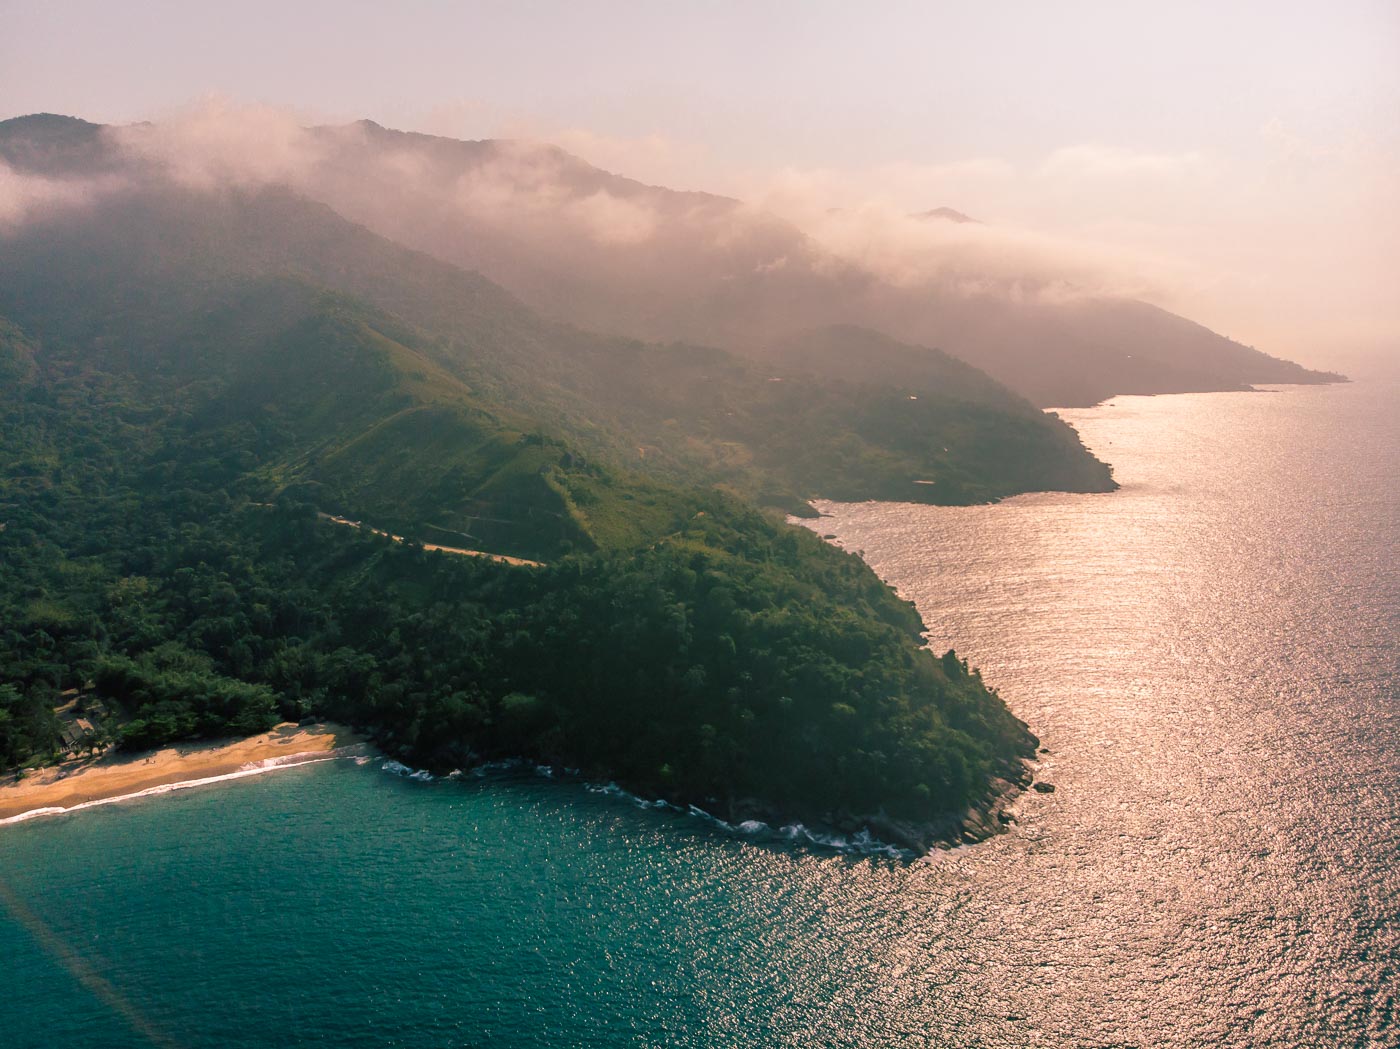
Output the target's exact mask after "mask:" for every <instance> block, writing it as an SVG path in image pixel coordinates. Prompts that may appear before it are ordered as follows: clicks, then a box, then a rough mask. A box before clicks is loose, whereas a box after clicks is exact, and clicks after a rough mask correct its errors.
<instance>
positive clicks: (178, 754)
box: [0, 722, 371, 827]
mask: <svg viewBox="0 0 1400 1049" xmlns="http://www.w3.org/2000/svg"><path fill="white" fill-rule="evenodd" d="M369 753H371V749H370V746H369V743H368V742H367V741H366V740H365V739H364V737H363V736H360V735H359V734H357V733H355V732H352V731H351V730H350V729H348V728H346V727H344V726H343V725H337V724H333V723H320V724H315V725H306V726H300V725H296V724H292V723H291V722H287V723H284V724H281V725H278V726H276V727H275V728H273V729H272V730H271V731H270V732H264V733H263V734H261V735H258V736H251V737H249V738H247V739H241V740H233V741H228V740H224V741H219V742H212V743H210V742H188V743H178V744H175V745H172V746H169V747H164V748H162V749H160V750H157V751H151V752H146V753H142V754H133V755H125V754H122V755H109V756H105V757H102V758H99V759H96V760H88V761H68V762H62V763H60V764H58V765H49V766H46V767H45V768H42V769H39V770H37V771H36V772H35V773H34V774H32V775H30V776H29V777H27V778H25V779H23V780H19V781H17V782H9V783H6V784H4V785H3V786H0V827H3V826H6V825H9V824H14V823H22V822H27V821H28V820H31V819H38V818H41V817H44V816H58V815H62V814H64V813H69V812H75V811H79V810H81V809H86V808H92V807H94V806H97V805H109V804H114V803H116V802H119V801H126V800H130V799H133V798H140V797H149V796H153V795H157V794H167V793H170V792H171V791H175V790H183V789H186V788H189V787H196V786H200V785H201V784H205V783H216V782H222V781H226V780H233V779H243V778H246V777H249V776H256V775H261V774H263V773H267V772H275V771H277V770H278V769H284V768H295V767H296V766H298V765H305V764H309V763H312V762H319V761H333V760H335V759H337V758H342V757H352V756H358V755H365V754H369Z"/></svg>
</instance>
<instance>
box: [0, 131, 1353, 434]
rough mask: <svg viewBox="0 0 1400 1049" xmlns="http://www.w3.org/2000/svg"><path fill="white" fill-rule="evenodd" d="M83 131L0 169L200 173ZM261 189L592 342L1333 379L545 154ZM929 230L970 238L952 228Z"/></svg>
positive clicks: (521, 149)
mask: <svg viewBox="0 0 1400 1049" xmlns="http://www.w3.org/2000/svg"><path fill="white" fill-rule="evenodd" d="M94 128H95V125H88V124H82V123H81V122H76V123H75V122H72V121H71V120H70V119H69V118H56V117H27V118H21V119H20V120H17V121H9V122H6V123H5V124H3V125H0V157H2V158H4V159H5V160H6V161H7V162H9V163H10V164H11V165H12V166H15V167H16V168H17V169H19V170H22V171H26V172H31V173H37V174H56V175H59V176H61V177H71V176H73V175H74V174H75V173H76V172H79V171H84V170H85V171H86V172H87V173H88V174H89V175H92V176H95V175H98V174H101V173H103V172H110V171H112V170H113V169H118V170H120V169H125V170H129V171H135V172H139V173H141V176H142V177H148V176H149V174H150V172H151V171H152V170H153V169H158V170H171V169H181V168H183V167H186V166H188V165H189V163H190V157H189V156H187V155H185V153H182V150H184V151H188V153H189V154H191V155H194V156H196V157H197V155H198V152H199V148H200V146H199V144H198V143H181V142H176V143H174V144H172V143H170V142H169V141H167V140H166V139H165V138H162V137H161V135H160V133H159V129H150V128H141V127H137V128H126V129H97V130H94ZM94 140H96V141H99V142H100V143H102V144H103V146H102V148H101V149H96V150H95V149H94V147H93V146H92V142H93V141H94ZM227 161H228V158H227V157H222V158H220V163H224V162H227ZM194 166H195V167H197V168H200V170H201V171H203V170H204V168H202V167H200V165H199V164H195V165H194ZM207 166H208V165H207V164H206V165H205V167H207ZM240 177H243V178H247V177H253V178H256V179H262V180H264V181H265V180H266V179H268V178H269V177H271V176H269V175H268V174H267V173H266V172H263V171H261V170H258V171H257V172H255V173H254V174H253V175H251V176H250V175H249V174H248V173H247V172H244V173H243V174H242V175H241V176H240ZM276 178H278V179H281V180H283V181H284V182H285V183H286V184H287V185H289V186H291V187H292V188H294V189H295V190H296V191H297V192H298V193H299V194H300V195H302V196H306V197H310V198H313V199H315V200H318V201H321V202H323V203H325V204H328V205H329V206H330V207H331V208H333V209H334V210H335V211H336V212H337V213H338V214H340V215H342V216H344V217H346V218H349V219H351V220H352V221H354V222H356V223H360V224H362V225H364V226H365V227H367V228H369V229H371V230H374V231H375V232H378V233H380V234H381V235H383V236H385V237H387V238H389V239H391V240H393V241H395V242H398V243H401V244H404V245H407V246H409V247H412V248H416V249H419V250H422V251H424V252H426V253H428V254H430V255H432V256H434V257H436V258H439V259H442V260H445V261H447V262H450V263H454V264H456V265H458V266H461V267H463V268H465V269H467V270H471V271H477V272H480V273H481V274H483V275H485V276H486V277H488V278H490V279H491V280H492V281H494V282H496V283H498V284H499V285H501V286H503V287H505V288H506V289H509V290H510V291H511V292H513V293H514V294H515V295H517V296H519V298H520V299H521V300H522V301H523V302H524V303H526V304H528V305H530V306H531V307H533V308H534V309H536V310H538V311H540V312H542V313H543V314H545V315H547V316H550V317H552V318H555V319H556V320H562V321H565V322H568V323H572V324H576V325H579V326H581V327H583V328H586V329H589V330H593V331H598V332H612V333H618V334H622V335H626V336H630V337H634V338H639V339H643V340H648V341H657V342H662V343H669V342H673V341H680V342H685V343H691V344H704V345H714V346H720V347H723V348H726V349H730V350H732V351H736V352H739V353H741V354H743V355H746V356H751V357H756V358H758V359H760V360H761V359H762V357H763V353H764V350H765V349H766V348H767V347H770V346H772V345H774V344H776V343H781V342H783V341H784V340H786V339H788V338H790V337H792V336H793V335H796V334H799V333H801V332H804V331H809V330H812V329H814V328H820V327H824V326H831V325H855V326H859V327H866V328H870V329H873V330H877V331H880V332H883V333H886V334H888V335H889V336H891V337H893V338H896V339H898V340H900V341H902V342H905V343H907V344H910V345H916V346H924V347H939V348H941V349H943V350H945V351H947V352H948V353H950V354H952V355H953V356H955V357H958V358H959V359H961V360H964V361H966V362H969V363H972V364H974V365H975V366H977V367H978V368H980V369H982V370H983V371H985V372H987V373H988V374H990V375H991V376H992V377H993V378H995V379H997V380H998V381H1000V382H1002V383H1004V384H1005V385H1007V386H1009V387H1011V388H1012V389H1014V390H1016V391H1017V392H1019V393H1020V394H1021V395H1022V396H1024V397H1026V398H1027V399H1029V400H1030V401H1031V402H1033V403H1034V404H1037V405H1042V406H1045V405H1058V406H1074V405H1083V404H1090V403H1093V402H1095V401H1098V400H1101V399H1103V398H1106V397H1109V396H1112V395H1113V394H1115V393H1165V392H1174V391H1189V390H1219V389H1241V388H1245V387H1246V386H1247V385H1248V384H1250V383H1256V382H1269V383H1273V382H1328V381H1336V380H1337V379H1339V378H1340V377H1339V376H1335V375H1331V374H1328V373H1319V372H1312V371H1309V370H1307V369H1305V368H1302V367H1300V366H1298V365H1296V364H1293V363H1291V362H1287V361H1282V360H1279V359H1277V358H1273V357H1269V356H1267V355H1266V354H1263V353H1261V352H1259V351H1256V350H1254V349H1252V348H1250V347H1246V346H1242V345H1240V344H1239V343H1236V342H1234V341H1232V340H1230V339H1226V338H1224V337H1222V336H1219V335H1217V334H1215V333H1213V332H1211V331H1209V330H1208V329H1206V328H1204V327H1201V326H1200V325H1196V324H1193V323H1191V322H1190V321H1187V320H1185V319H1183V318H1180V317H1177V316H1174V315H1173V314H1171V313H1168V312H1167V311H1164V310H1161V309H1158V308H1156V307H1153V306H1150V305H1148V304H1146V303H1141V302H1135V301H1132V300H1126V299H1113V298H1104V297H1101V296H1092V295H1088V294H1080V293H1076V292H1074V291H1073V289H1068V290H1067V289H1065V288H1064V287H1061V286H1059V285H1056V286H1055V287H1053V288H1052V287H1048V286H1044V285H1043V283H1037V282H1034V281H1025V280H1007V279H1005V278H996V279H989V278H987V277H986V276H984V275H980V274H978V273H977V272H976V270H975V268H974V269H973V270H971V271H969V272H966V273H964V272H962V270H961V268H960V266H959V264H958V263H957V255H956V254H954V255H953V256H952V260H953V261H952V264H951V265H950V266H949V267H947V268H948V269H949V270H950V272H951V273H952V274H953V275H952V276H949V277H945V278H942V279H932V278H930V279H919V280H909V281H897V282H896V281H891V280H888V279H886V278H884V277H882V276H880V275H879V274H878V273H877V272H875V271H874V270H873V269H871V268H869V267H868V266H866V265H862V264H857V263H855V262H852V261H848V260H845V259H843V258H841V257H839V256H837V255H834V254H833V253H832V252H830V251H828V250H826V249H825V248H823V247H822V246H821V245H819V244H818V243H816V242H815V241H814V240H813V239H812V238H810V237H808V236H807V235H805V234H804V233H803V232H802V231H800V230H799V229H797V228H796V227H795V226H793V225H791V224H790V223H787V222H785V221H783V220H781V219H779V218H777V217H775V216H773V215H771V214H767V213H764V212H762V211H760V210H757V209H754V208H750V207H748V206H746V205H744V204H743V203H742V202H740V201H737V200H734V199H731V198H726V197H720V196H715V195H712V194H705V193H693V192H678V191H674V190H670V189H665V188H662V187H657V186H648V185H645V184H643V183H640V182H637V181H635V180H631V179H627V178H625V177H622V176H619V175H615V174H612V173H609V172H606V171H603V170H600V169H598V168H596V167H593V166H591V165H589V164H587V163H586V162H584V161H582V160H580V159H579V158H577V157H574V156H572V155H570V154H569V153H567V152H565V151H564V150H561V149H558V148H557V147H553V146H544V145H536V144H529V143H519V142H511V141H480V142H462V141H457V140H453V139H446V138H438V137H434V136H428V135H421V134H413V133H405V132H399V131H393V130H390V129H387V128H383V127H381V126H379V125H377V124H374V123H372V122H369V121H361V122H358V123H355V124H351V125H346V126H340V127H321V128H314V129H310V130H308V131H307V132H305V134H304V135H303V136H302V137H301V138H300V139H299V140H298V141H297V143H296V150H295V161H294V162H289V163H288V165H287V166H286V168H285V169H279V170H278V171H277V174H276ZM927 215H928V216H933V217H935V218H937V219H939V220H940V222H939V224H946V225H947V226H949V227H957V228H976V227H978V226H979V224H977V223H975V222H973V223H962V222H959V221H957V220H956V219H955V218H954V217H953V216H954V215H959V216H960V213H955V212H952V209H934V210H933V211H931V212H929V213H927ZM960 217H965V216H960Z"/></svg>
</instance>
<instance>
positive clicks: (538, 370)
mask: <svg viewBox="0 0 1400 1049" xmlns="http://www.w3.org/2000/svg"><path fill="white" fill-rule="evenodd" d="M6 248H7V250H6V251H5V252H4V253H0V311H3V312H6V313H7V314H8V316H9V320H0V376H3V382H0V564H3V565H4V569H5V570H4V572H3V573H0V685H2V686H3V691H0V762H3V763H4V764H6V765H12V764H18V763H22V762H24V761H26V760H30V759H32V758H34V757H35V756H36V755H42V754H44V753H46V752H49V751H51V750H52V749H53V747H54V745H55V733H56V730H57V728H58V726H57V725H56V723H55V721H54V718H53V715H52V710H53V707H54V705H55V699H56V695H57V693H58V692H60V691H61V690H63V689H65V688H69V687H73V686H75V685H79V684H82V683H85V682H88V681H91V682H93V683H94V685H95V687H96V689H97V691H98V692H99V693H100V694H101V696H102V697H103V698H104V699H105V700H106V701H108V702H109V703H110V704H111V705H112V706H114V707H115V708H117V710H118V712H119V715H120V716H119V718H118V719H117V722H118V724H119V727H118V728H117V729H116V738H117V742H118V743H119V745H120V746H123V747H128V748H143V747H150V746H155V745H158V744H161V743H164V742H168V741H171V740H175V739H181V738H189V737H210V736H221V735H229V734H247V733H252V732H256V731H258V730H260V729H263V728H266V727H268V726H269V725H270V724H272V723H274V722H275V721H276V720H277V719H279V718H288V719H294V720H299V719H302V718H305V717H310V716H316V717H332V718H338V719H341V720H346V721H349V722H351V723H353V724H355V725H358V726H360V727H363V728H366V729H368V730H369V731H371V732H373V733H374V735H375V736H376V737H377V738H378V739H379V740H380V742H381V743H382V745H384V746H385V747H386V748H388V749H390V750H392V751H393V752H395V753H397V754H401V755H402V756H403V757H405V758H406V759H407V760H410V761H416V762H419V763H423V764H429V765H434V766H460V765H465V764H467V763H470V762H472V761H475V760H478V759H481V758H487V757H499V756H508V755H509V756H514V755H519V756H526V757H532V758H535V759H538V760H541V761H547V762H551V763H557V764H561V765H565V766H569V767H577V768H579V769H582V770H584V771H585V772H587V773H588V774H590V775H595V776H607V777H612V778H616V779H617V780H619V782H622V783H624V784H626V785H628V786H630V787H632V788H634V789H639V790H645V791H648V792H655V793H657V794H661V795H664V796H667V797H671V798H674V799H677V800H687V801H697V802H700V803H703V804H709V805H713V806H715V807H716V808H718V809H720V810H721V811H739V810H744V811H748V810H751V809H752V808H753V807H755V806H758V807H768V808H770V809H771V810H774V811H780V812H782V813H784V814H791V815H797V816H804V817H808V818H812V817H816V818H821V817H823V816H830V815H832V814H839V813H846V814H873V813H876V812H878V811H884V812H885V813H887V814H888V815H890V816H893V817H900V818H904V819H908V820H912V821H917V820H920V819H934V818H935V817H937V816H938V815H939V814H940V813H944V812H948V811H952V810H958V809H960V808H962V807H964V806H966V805H967V804H969V803H970V802H973V801H975V800H976V799H977V798H979V797H981V796H982V795H983V794H984V793H985V792H986V790H987V787H988V783H989V780H990V779H991V778H992V777H993V776H996V775H1003V774H1009V773H1011V772H1012V771H1013V770H1014V768H1015V767H1016V765H1017V762H1018V758H1019V757H1020V756H1022V755H1025V754H1028V753H1029V752H1030V750H1031V748H1032V747H1033V746H1034V738H1033V737H1032V736H1031V735H1030V734H1029V733H1028V732H1027V731H1026V728H1025V726H1024V725H1022V724H1021V723H1020V722H1019V721H1017V720H1016V719H1015V718H1014V717H1012V716H1011V714H1010V713H1009V712H1008V711H1007V710H1006V708H1005V706H1004V705H1003V704H1002V703H1001V701H1000V700H999V699H998V698H997V697H996V696H995V695H994V694H992V693H990V692H989V691H988V690H987V689H986V688H985V687H984V686H983V684H982V682H981V680H980V679H979V678H978V676H977V675H976V674H975V673H974V672H970V671H969V670H968V668H967V667H966V666H965V664H963V663H962V662H961V661H959V660H957V659H956V657H947V658H944V659H939V658H937V657H935V656H934V655H933V654H932V653H930V652H928V651H926V650H925V649H924V648H923V647H922V638H921V631H922V624H921V623H920V621H919V617H918V615H917V613H916V612H915V611H914V609H913V608H912V606H910V605H909V604H908V603H907V602H904V601H901V600H900V599H899V598H898V597H896V596H895V595H894V593H893V592H892V591H891V590H890V589H889V588H888V587H887V586H885V585H884V584H883V583H881V582H880V581H879V580H878V579H877V578H876V577H875V576H874V575H873V573H871V572H870V570H869V569H868V568H867V567H866V566H865V565H864V564H863V563H862V562H861V561H860V560H859V559H857V558H855V557H852V556H850V555H848V554H845V553H843V552H841V551H839V550H836V549H834V548H832V547H830V546H828V545H826V544H824V543H822V542H820V541H819V540H818V539H816V538H815V537H814V536H812V535H811V534H810V533H808V532H807V531H805V530H802V529H798V528H794V527H792V526H789V525H787V524H785V523H784V521H783V519H782V514H781V512H775V511H773V510H766V511H765V510H761V509H759V508H757V505H756V504H767V505H768V506H770V507H772V506H776V507H779V508H786V509H801V508H802V507H803V506H804V505H805V504H804V502H803V500H804V499H805V498H806V497H808V496H811V495H832V496H838V497H851V498H856V497H875V496H884V497H889V496H896V497H903V496H904V495H905V493H910V495H909V497H913V496H914V495H920V496H922V497H924V498H927V499H933V500H935V501H959V500H964V501H965V500H968V499H981V498H990V497H994V496H996V495H1000V494H1006V493H1008V492H1010V491H1019V490H1024V489H1025V488H1028V487H1036V486H1038V484H1037V482H1041V483H1043V482H1044V480H1045V479H1046V478H1049V477H1063V478H1065V479H1066V480H1067V481H1069V482H1072V483H1073V484H1075V485H1080V486H1084V487H1095V486H1097V487H1104V486H1106V485H1108V484H1111V482H1110V481H1109V479H1108V477H1107V472H1106V469H1105V468H1104V467H1102V465H1101V464H1099V463H1097V462H1096V461H1095V460H1093V459H1092V457H1090V456H1088V454H1087V453H1086V452H1085V451H1084V450H1083V448H1082V447H1081V446H1080V445H1079V444H1078V443H1077V441H1076V440H1074V439H1073V435H1072V433H1070V432H1069V431H1067V430H1064V429H1063V428H1062V427H1060V426H1059V424H1058V423H1056V422H1055V421H1054V420H1046V419H1045V417H1043V416H1040V415H1039V414H1038V413H1035V412H1034V411H1032V410H1030V409H1029V408H1028V407H1027V406H1025V405H1024V404H1022V403H1021V402H1014V398H1009V395H1006V394H1005V393H1004V392H1002V393H996V392H995V390H993V392H992V393H991V394H987V393H986V391H985V390H984V391H983V394H976V392H975V391H971V392H969V391H968V390H959V391H949V392H948V393H947V394H946V395H941V394H939V393H938V392H937V391H934V392H932V393H930V394H929V396H927V397H925V396H924V395H923V394H920V395H918V397H917V398H915V399H911V396H910V394H908V393H907V392H905V391H903V390H900V389H896V388H892V387H888V386H878V385H877V386H869V385H862V384H859V383H854V382H843V381H840V380H816V379H812V378H809V377H805V376H804V375H802V374H800V373H798V372H794V373H791V374H789V375H785V376H775V375H768V374H764V372H763V371H756V370H755V366H753V365H749V364H745V363H742V362H740V361H739V360H738V359H736V358H733V357H731V356H729V355H728V354H724V353H721V352H720V351H707V350H699V349H696V348H693V347H657V346H647V345H643V344H639V343H632V342H628V341H625V340H610V339H604V338H601V337H597V336H591V335H587V334H585V333H580V332H575V331H571V330H569V329H564V328H559V327H557V326H554V325H550V324H548V323H546V322H543V321H541V320H540V319H538V318H535V317H533V316H532V315H530V314H529V312H528V311H526V310H525V309H524V308H523V307H521V306H520V305H519V304H518V303H515V302H514V301H513V300H510V299H509V297H508V296H504V294H503V293H501V292H500V291H499V289H495V288H494V287H493V286H491V285H489V284H487V283H486V282H484V281H481V280H480V278H476V277H473V276H472V275H469V274H463V273H461V272H460V271H455V270H452V269H451V267H443V266H441V265H440V264H437V263H432V262H431V261H430V260H424V259H422V258H421V257H418V256H413V255H412V254H411V253H406V252H401V251H400V249H397V248H395V247H394V246H392V245H389V244H388V243H387V242H383V241H380V240H379V239H378V238H373V237H371V236H370V235H369V234H367V233H366V232H365V231H363V230H357V229H355V228H354V227H349V226H348V224H346V223H344V222H343V220H340V219H339V218H338V217H336V216H334V215H333V214H331V213H329V212H325V211H324V209H317V208H315V207H314V206H308V205H305V204H304V203H298V202H296V201H295V200H291V199H288V198H286V197H284V196H279V195H277V194H272V195H271V196H268V195H254V196H251V197H245V196H242V195H240V194H237V193H231V194H228V195H227V196H225V197H223V198H218V199H208V198H200V200H196V199H195V198H194V197H188V198H182V197H181V196H180V195H179V194H178V193H173V192H172V193H171V194H170V199H169V200H165V199H155V198H154V197H153V196H152V197H147V196H141V195H136V196H132V197H130V198H120V199H117V200H116V201H115V202H112V203H110V204H109V205H107V206H100V207H99V206H94V207H93V208H91V209H87V210H84V211H83V212H82V213H81V214H80V215H76V216H71V217H69V218H66V219H56V220H54V223H52V224H48V225H43V226H41V227H39V228H37V229H29V230H23V229H22V230H21V231H20V232H19V233H17V234H14V235H11V236H9V237H8V239H7V240H6ZM272 260H275V262H274V261H272ZM332 270H333V271H335V272H331V271H332ZM289 271H290V275H289ZM374 273H379V274H381V275H382V277H383V284H384V285H385V287H386V288H387V289H388V290H387V291H381V294H380V295H379V297H378V299H376V301H375V302H370V301H366V300H365V299H363V298H360V297H357V295H356V294H352V293H354V292H358V291H360V290H362V286H366V285H369V284H371V283H372V281H371V280H370V277H371V275H372V274H374ZM336 274H339V277H338V278H337V280H336V281H335V282H333V283H335V284H336V288H337V290H334V291H332V290H328V289H327V288H326V287H323V286H322V285H321V284H319V283H316V281H317V280H318V279H319V278H321V277H326V276H328V275H329V276H331V277H335V276H336ZM346 274H349V276H348V277H347V276H346ZM405 274H407V276H405ZM391 299H392V300H394V301H395V304H396V305H397V307H398V308H400V309H401V310H402V311H404V312H403V314H395V313H390V312H387V310H386V304H387V303H388V301H389V300H391ZM777 378H781V379H782V380H783V381H781V382H770V381H769V380H770V379H777ZM978 381H982V382H985V380H978ZM979 398H980V399H979ZM1013 402H1014V403H1013ZM1066 435H1068V436H1066ZM1057 471H1058V472H1057ZM916 480H919V481H932V482H934V483H933V484H931V485H919V486H915V485H914V481H916ZM926 489H928V490H930V491H925V490H926ZM325 513H334V514H343V515H345V516H348V517H350V518H353V519H356V520H365V521H367V522H369V523H371V524H373V525H375V526H376V527H379V528H382V529H385V530H388V531H392V532H396V533H399V534H403V535H407V536H410V537H412V539H413V540H414V541H412V542H409V543H395V542H392V541H391V540H389V539H388V538H385V537H384V536H380V535H376V534H374V533H373V532H370V531H367V530H366V531H361V530H355V529H347V528H339V527H336V526H334V525H331V524H327V523H326V522H324V521H323V520H322V519H321V516H320V515H322V514H325ZM421 541H427V542H435V543H440V544H443V545H447V546H461V547H469V548H475V549H485V550H491V551H495V552H500V553H508V554H514V555H519V556H523V557H527V558H531V559H535V560H539V561H543V562H547V564H546V566H545V567H543V568H519V567H512V566H506V565H501V564H497V563H494V562H491V561H489V560H486V559H473V558H464V557H455V556H452V555H447V554H441V553H434V552H430V551H428V550H426V549H424V547H423V546H422V545H420V542H421Z"/></svg>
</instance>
